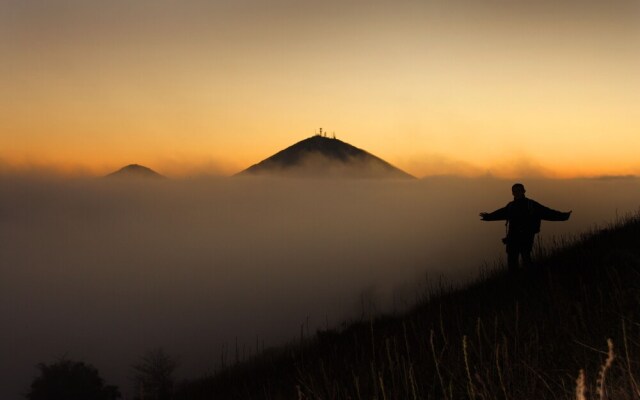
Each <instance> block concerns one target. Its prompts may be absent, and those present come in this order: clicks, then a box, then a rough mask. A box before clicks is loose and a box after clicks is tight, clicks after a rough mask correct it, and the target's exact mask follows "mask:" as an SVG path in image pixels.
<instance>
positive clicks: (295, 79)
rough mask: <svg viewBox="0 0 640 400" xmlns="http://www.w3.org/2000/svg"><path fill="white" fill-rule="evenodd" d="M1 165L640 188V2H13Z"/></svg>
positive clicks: (8, 15) (3, 29) (2, 66)
mask: <svg viewBox="0 0 640 400" xmlns="http://www.w3.org/2000/svg"><path fill="white" fill-rule="evenodd" d="M0 54H1V56H0V169H3V168H4V169H7V168H8V169H10V170H16V169H18V170H20V169H24V168H33V167H38V168H51V169H54V170H58V171H66V172H74V171H75V172H78V171H81V172H84V173H89V174H103V173H106V172H109V171H111V170H113V169H116V168H119V167H121V166H123V165H125V164H129V163H140V164H144V165H147V166H149V167H152V168H154V169H156V170H158V171H160V172H162V173H165V174H167V175H169V176H181V175H185V174H194V173H215V174H224V175H228V174H232V173H235V172H237V171H239V170H241V169H243V168H246V167H248V166H249V165H251V164H253V163H255V162H258V161H260V160H261V159H263V158H265V157H268V156H270V155H271V154H273V153H274V152H276V151H278V150H281V149H282V148H284V147H287V146H289V145H291V144H293V143H295V142H297V141H299V140H302V139H304V138H306V137H308V136H311V135H313V134H314V133H315V132H316V131H317V130H318V128H319V127H323V128H324V129H325V130H326V131H328V132H329V133H332V132H335V133H336V135H337V137H338V138H339V139H342V140H344V141H346V142H348V143H351V144H353V145H355V146H357V147H360V148H363V149H365V150H367V151H369V152H371V153H373V154H376V155H378V156H380V157H382V158H384V159H385V160H387V161H389V162H391V163H392V164H395V165H396V166H398V167H400V168H403V169H404V170H406V171H407V172H409V173H411V174H414V175H416V176H426V175H432V174H443V173H454V174H464V175H482V174H485V173H493V174H497V175H501V176H523V175H544V176H553V177H572V176H592V175H605V174H607V175H610V174H640V158H639V157H638V154H639V151H640V72H639V71H640V2H638V1H637V0H612V1H607V2H604V1H595V0H583V1H578V0H567V1H551V0H539V1H520V0H488V1H472V0H452V1H445V0H435V1H431V0H420V1H416V0H394V1H391V0H370V1H360V0H340V1H338V0H325V1H307V0H295V1H294V0H271V1H259V0H209V1H205V0H183V1H169V0H153V1H151V0H135V1H132V0H113V1H97V0H61V1H58V0H55V1H36V0H0Z"/></svg>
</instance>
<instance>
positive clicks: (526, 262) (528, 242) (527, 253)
mask: <svg viewBox="0 0 640 400" xmlns="http://www.w3.org/2000/svg"><path fill="white" fill-rule="evenodd" d="M534 237H535V234H531V235H529V236H527V237H525V238H523V239H524V240H523V243H522V247H521V249H520V250H521V253H522V266H523V267H524V268H527V269H528V268H531V266H532V265H533V263H532V261H531V251H532V250H533V239H534Z"/></svg>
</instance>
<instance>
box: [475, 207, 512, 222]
mask: <svg viewBox="0 0 640 400" xmlns="http://www.w3.org/2000/svg"><path fill="white" fill-rule="evenodd" d="M507 218H508V213H507V207H502V208H500V209H498V210H495V211H494V212H490V213H487V212H481V213H480V219H481V220H483V221H504V220H506V219H507Z"/></svg>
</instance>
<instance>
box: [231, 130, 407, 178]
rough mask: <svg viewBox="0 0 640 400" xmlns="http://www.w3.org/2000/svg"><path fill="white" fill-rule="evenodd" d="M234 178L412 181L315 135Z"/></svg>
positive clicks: (369, 157)
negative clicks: (269, 177) (279, 177)
mask: <svg viewBox="0 0 640 400" xmlns="http://www.w3.org/2000/svg"><path fill="white" fill-rule="evenodd" d="M238 175H281V176H282V175H284V176H294V177H331V178H368V179H381V178H382V179H412V178H414V177H413V176H411V175H409V174H408V173H406V172H404V171H402V170H401V169H399V168H396V167H394V166H393V165H391V164H389V163H388V162H386V161H384V160H383V159H381V158H379V157H376V156H374V155H373V154H370V153H368V152H366V151H364V150H362V149H359V148H357V147H355V146H352V145H350V144H349V143H345V142H343V141H341V140H338V139H335V138H329V137H326V136H322V135H315V136H312V137H310V138H308V139H305V140H302V141H300V142H298V143H296V144H294V145H292V146H290V147H287V148H286V149H284V150H282V151H280V152H278V153H276V154H274V155H273V156H271V157H269V158H267V159H265V160H263V161H260V162H259V163H257V164H255V165H252V166H251V167H249V168H247V169H245V170H244V171H242V172H240V173H239V174H238Z"/></svg>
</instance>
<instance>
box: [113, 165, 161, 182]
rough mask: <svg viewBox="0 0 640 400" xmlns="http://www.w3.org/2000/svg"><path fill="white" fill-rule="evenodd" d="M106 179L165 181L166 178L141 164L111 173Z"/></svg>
mask: <svg viewBox="0 0 640 400" xmlns="http://www.w3.org/2000/svg"><path fill="white" fill-rule="evenodd" d="M106 177H107V178H144V179H149V178H150V179H164V176H162V175H160V174H159V173H157V172H156V171H154V170H152V169H151V168H148V167H145V166H143V165H139V164H130V165H127V166H126V167H122V168H120V169H119V170H117V171H115V172H112V173H110V174H109V175H107V176H106Z"/></svg>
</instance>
